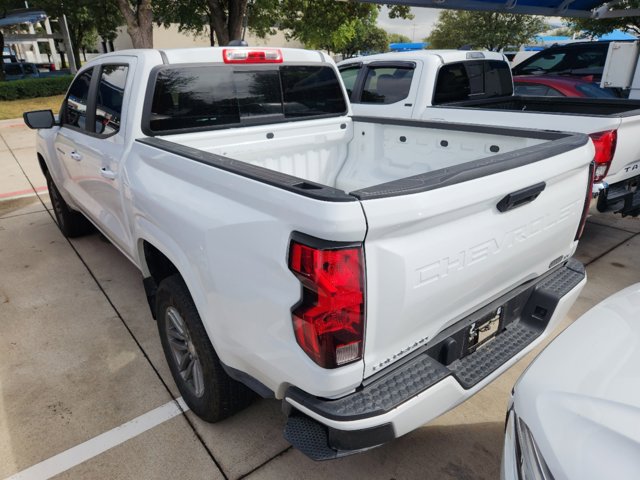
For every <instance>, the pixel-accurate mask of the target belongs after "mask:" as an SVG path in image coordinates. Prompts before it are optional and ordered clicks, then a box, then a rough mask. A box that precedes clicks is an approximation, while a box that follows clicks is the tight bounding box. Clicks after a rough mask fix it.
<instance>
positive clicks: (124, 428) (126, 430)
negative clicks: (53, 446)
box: [6, 397, 189, 480]
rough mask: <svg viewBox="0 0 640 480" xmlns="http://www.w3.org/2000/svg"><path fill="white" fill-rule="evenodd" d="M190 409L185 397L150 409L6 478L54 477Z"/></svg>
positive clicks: (12, 479) (32, 478)
mask: <svg viewBox="0 0 640 480" xmlns="http://www.w3.org/2000/svg"><path fill="white" fill-rule="evenodd" d="M187 410H189V407H187V405H186V404H185V403H184V400H183V399H182V397H180V398H178V399H177V400H175V401H174V400H172V401H171V402H169V403H167V404H165V405H162V406H161V407H158V408H156V409H154V410H151V411H150V412H147V413H145V414H144V415H140V416H139V417H137V418H134V419H133V420H131V421H129V422H127V423H125V424H123V425H120V426H119V427H116V428H114V429H113V430H109V431H108V432H105V433H102V434H100V435H98V436H97V437H93V438H92V439H91V440H87V441H86V442H84V443H81V444H80V445H76V446H75V447H72V448H70V449H69V450H65V451H64V452H62V453H59V454H58V455H55V456H53V457H51V458H48V459H47V460H44V461H43V462H40V463H38V464H36V465H33V466H32V467H29V468H27V469H25V470H22V471H21V472H18V473H16V474H14V475H12V476H10V477H8V478H7V479H6V480H43V479H46V478H51V477H53V476H55V475H58V474H59V473H62V472H64V471H66V470H69V469H71V468H73V467H75V466H76V465H79V464H81V463H82V462H86V461H87V460H90V459H92V458H93V457H96V456H98V455H100V454H101V453H104V452H106V451H107V450H109V449H111V448H113V447H117V446H118V445H120V444H121V443H124V442H126V441H127V440H130V439H132V438H134V437H137V436H138V435H140V434H141V433H144V432H146V431H147V430H150V429H152V428H153V427H157V426H158V425H160V424H161V423H164V422H166V421H167V420H171V419H172V418H173V417H175V416H177V415H180V414H181V413H182V412H186V411H187Z"/></svg>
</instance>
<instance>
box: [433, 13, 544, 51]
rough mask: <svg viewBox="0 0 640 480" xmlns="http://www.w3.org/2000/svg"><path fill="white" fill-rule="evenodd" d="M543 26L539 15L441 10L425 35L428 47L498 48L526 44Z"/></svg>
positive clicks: (542, 29)
mask: <svg viewBox="0 0 640 480" xmlns="http://www.w3.org/2000/svg"><path fill="white" fill-rule="evenodd" d="M545 29H546V25H545V23H544V22H543V21H542V19H541V18H540V17H534V16H531V15H514V14H510V13H496V12H469V11H462V10H461V11H454V10H444V11H442V12H441V13H440V16H439V18H438V23H437V24H436V26H435V28H434V30H433V31H432V32H431V35H429V36H428V37H427V38H425V41H426V42H429V43H430V47H431V48H459V47H461V46H463V45H470V46H471V47H472V48H477V49H483V48H486V49H488V50H500V49H502V48H504V47H506V46H508V45H522V44H523V43H527V42H528V41H529V40H531V39H532V38H533V37H535V36H536V35H537V34H538V33H540V32H542V31H544V30H545Z"/></svg>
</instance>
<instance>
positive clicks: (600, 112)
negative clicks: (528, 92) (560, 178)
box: [441, 96, 640, 128]
mask: <svg viewBox="0 0 640 480" xmlns="http://www.w3.org/2000/svg"><path fill="white" fill-rule="evenodd" d="M441 106H442V107H447V106H451V107H465V108H479V109H488V110H514V111H529V112H542V113H559V114H565V115H589V116H604V117H606V116H611V117H623V116H634V115H640V101H633V100H622V99H620V100H611V99H595V98H558V97H529V96H508V97H502V98H499V99H495V98H489V99H481V100H467V101H464V102H455V103H449V104H444V105H441ZM567 128H569V126H567Z"/></svg>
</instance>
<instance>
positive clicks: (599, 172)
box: [589, 130, 618, 183]
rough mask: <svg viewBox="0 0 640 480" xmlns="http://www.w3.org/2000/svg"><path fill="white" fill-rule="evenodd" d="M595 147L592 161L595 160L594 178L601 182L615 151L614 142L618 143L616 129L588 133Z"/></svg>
mask: <svg viewBox="0 0 640 480" xmlns="http://www.w3.org/2000/svg"><path fill="white" fill-rule="evenodd" d="M589 136H590V137H591V140H593V145H594V146H595V147H596V155H595V157H593V161H594V162H596V170H595V174H594V175H595V178H594V181H595V182H596V183H598V182H601V181H602V180H603V179H604V177H606V176H607V172H608V171H609V166H611V160H613V155H614V153H616V144H617V143H618V131H617V130H608V131H606V132H598V133H592V134H591V135H589Z"/></svg>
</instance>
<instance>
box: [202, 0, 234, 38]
mask: <svg viewBox="0 0 640 480" xmlns="http://www.w3.org/2000/svg"><path fill="white" fill-rule="evenodd" d="M230 1H231V2H233V1H234V0H230ZM208 2H209V11H210V12H211V22H210V23H211V27H212V28H213V31H214V32H215V34H216V38H217V39H218V45H220V46H224V45H228V44H229V32H227V14H226V13H225V9H224V6H223V5H222V2H221V1H220V0H208Z"/></svg>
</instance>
